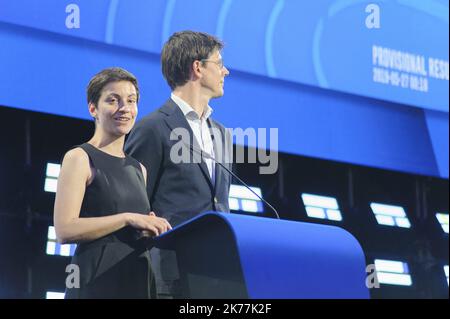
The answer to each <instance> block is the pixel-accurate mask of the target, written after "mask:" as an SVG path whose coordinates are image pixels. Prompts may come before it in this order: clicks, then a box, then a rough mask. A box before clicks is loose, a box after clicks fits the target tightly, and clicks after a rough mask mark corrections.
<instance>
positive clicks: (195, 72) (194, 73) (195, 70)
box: [191, 60, 202, 80]
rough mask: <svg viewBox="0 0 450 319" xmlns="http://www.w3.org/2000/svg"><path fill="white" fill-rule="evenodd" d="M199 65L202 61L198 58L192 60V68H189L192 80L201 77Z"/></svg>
mask: <svg viewBox="0 0 450 319" xmlns="http://www.w3.org/2000/svg"><path fill="white" fill-rule="evenodd" d="M201 66H202V62H200V61H198V60H196V61H194V62H192V69H191V78H192V80H196V79H198V78H201V77H202V71H201Z"/></svg>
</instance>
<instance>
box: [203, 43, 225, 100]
mask: <svg viewBox="0 0 450 319" xmlns="http://www.w3.org/2000/svg"><path fill="white" fill-rule="evenodd" d="M203 61H204V62H203V66H202V69H203V75H204V76H203V78H202V82H201V83H202V87H203V88H204V91H205V93H206V94H208V95H209V98H216V97H221V96H222V95H223V93H224V90H223V85H224V81H225V77H226V76H227V75H228V74H230V72H229V71H228V69H227V68H226V67H225V66H224V65H223V61H222V56H221V55H220V52H219V51H218V50H216V51H214V52H213V53H212V54H211V55H210V56H209V57H208V59H205V60H203Z"/></svg>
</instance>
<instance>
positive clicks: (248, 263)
mask: <svg viewBox="0 0 450 319" xmlns="http://www.w3.org/2000/svg"><path fill="white" fill-rule="evenodd" d="M152 244H153V245H154V246H156V247H158V248H162V249H170V250H174V251H175V252H176V255H177V259H178V265H179V271H180V277H181V282H182V284H181V285H182V287H183V290H184V293H183V296H184V297H187V298H257V299H259V298H274V299H275V298H286V299H288V298H318V299H319V298H369V291H368V289H367V288H366V286H365V278H366V273H365V258H364V254H363V251H362V249H361V246H360V245H359V243H358V242H357V240H356V239H355V238H354V237H353V236H352V235H351V234H349V233H348V232H347V231H345V230H343V229H341V228H338V227H333V226H324V225H316V224H309V223H301V222H293V221H285V220H276V219H270V218H261V217H253V216H244V215H236V214H224V213H215V212H211V213H204V214H201V215H199V216H197V217H195V218H193V219H192V220H189V221H187V222H185V223H183V224H181V225H178V226H177V227H175V228H174V229H173V230H172V231H170V232H167V233H166V234H164V235H162V236H160V237H157V238H155V239H154V241H153V242H152Z"/></svg>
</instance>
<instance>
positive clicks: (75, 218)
mask: <svg viewBox="0 0 450 319" xmlns="http://www.w3.org/2000/svg"><path fill="white" fill-rule="evenodd" d="M91 175H92V173H91V168H90V165H89V157H88V155H87V154H86V153H85V152H84V151H83V150H82V149H80V148H76V149H73V150H71V151H69V152H68V153H67V154H66V155H65V156H64V159H63V163H62V166H61V171H60V175H59V177H58V187H57V192H56V199H55V208H54V225H55V231H56V237H57V239H58V242H60V243H74V242H75V243H77V242H83V241H91V240H94V239H97V238H100V237H103V236H105V235H108V234H110V233H112V232H115V231H117V230H119V229H121V228H123V227H125V226H127V225H130V226H132V227H134V228H137V229H142V230H148V231H150V233H151V234H153V235H159V234H161V233H163V232H165V231H167V230H168V229H169V227H170V225H169V224H168V222H167V221H166V220H165V219H163V218H159V217H156V216H153V215H142V214H135V213H128V212H124V213H119V214H115V215H111V216H104V217H90V218H80V210H81V205H82V202H83V197H84V193H85V190H86V186H87V184H88V181H89V180H90V179H91Z"/></svg>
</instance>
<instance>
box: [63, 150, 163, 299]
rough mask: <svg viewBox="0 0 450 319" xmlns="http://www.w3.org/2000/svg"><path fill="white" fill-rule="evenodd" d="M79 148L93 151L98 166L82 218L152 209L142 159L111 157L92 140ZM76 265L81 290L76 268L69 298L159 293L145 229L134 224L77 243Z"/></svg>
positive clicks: (68, 285)
mask: <svg viewBox="0 0 450 319" xmlns="http://www.w3.org/2000/svg"><path fill="white" fill-rule="evenodd" d="M79 147H81V148H82V149H83V150H84V151H85V152H86V153H87V154H88V155H89V160H90V162H91V165H92V167H94V169H95V177H94V180H93V181H92V183H91V184H90V185H89V186H88V187H86V192H85V195H84V199H83V204H82V207H81V212H80V217H86V218H89V217H102V216H108V215H113V214H117V213H122V212H132V213H141V214H148V213H149V212H150V204H149V201H148V198H147V193H146V189H145V182H144V176H143V174H142V168H141V166H140V164H139V162H138V161H136V160H135V159H134V158H132V157H130V156H128V155H127V156H126V157H125V158H120V157H115V156H112V155H109V154H107V153H105V152H102V151H100V150H99V149H97V148H95V147H94V146H92V145H91V144H88V143H85V144H82V145H80V146H79ZM72 264H75V265H77V266H78V269H79V274H80V276H79V288H77V280H76V279H77V278H76V277H75V275H76V271H73V270H71V273H69V274H68V277H67V279H66V298H155V297H156V291H155V282H154V277H153V272H152V269H151V265H150V255H149V251H148V249H147V248H146V247H145V245H144V240H142V239H140V232H139V231H138V230H136V229H134V228H132V227H128V226H127V227H124V228H122V229H120V230H118V231H116V232H114V233H111V234H109V235H106V236H104V237H102V238H99V239H96V240H93V241H91V242H82V243H80V244H78V246H77V249H76V251H75V254H74V256H73V258H72ZM71 269H73V268H71ZM75 269H76V268H75ZM69 277H70V278H69Z"/></svg>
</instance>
